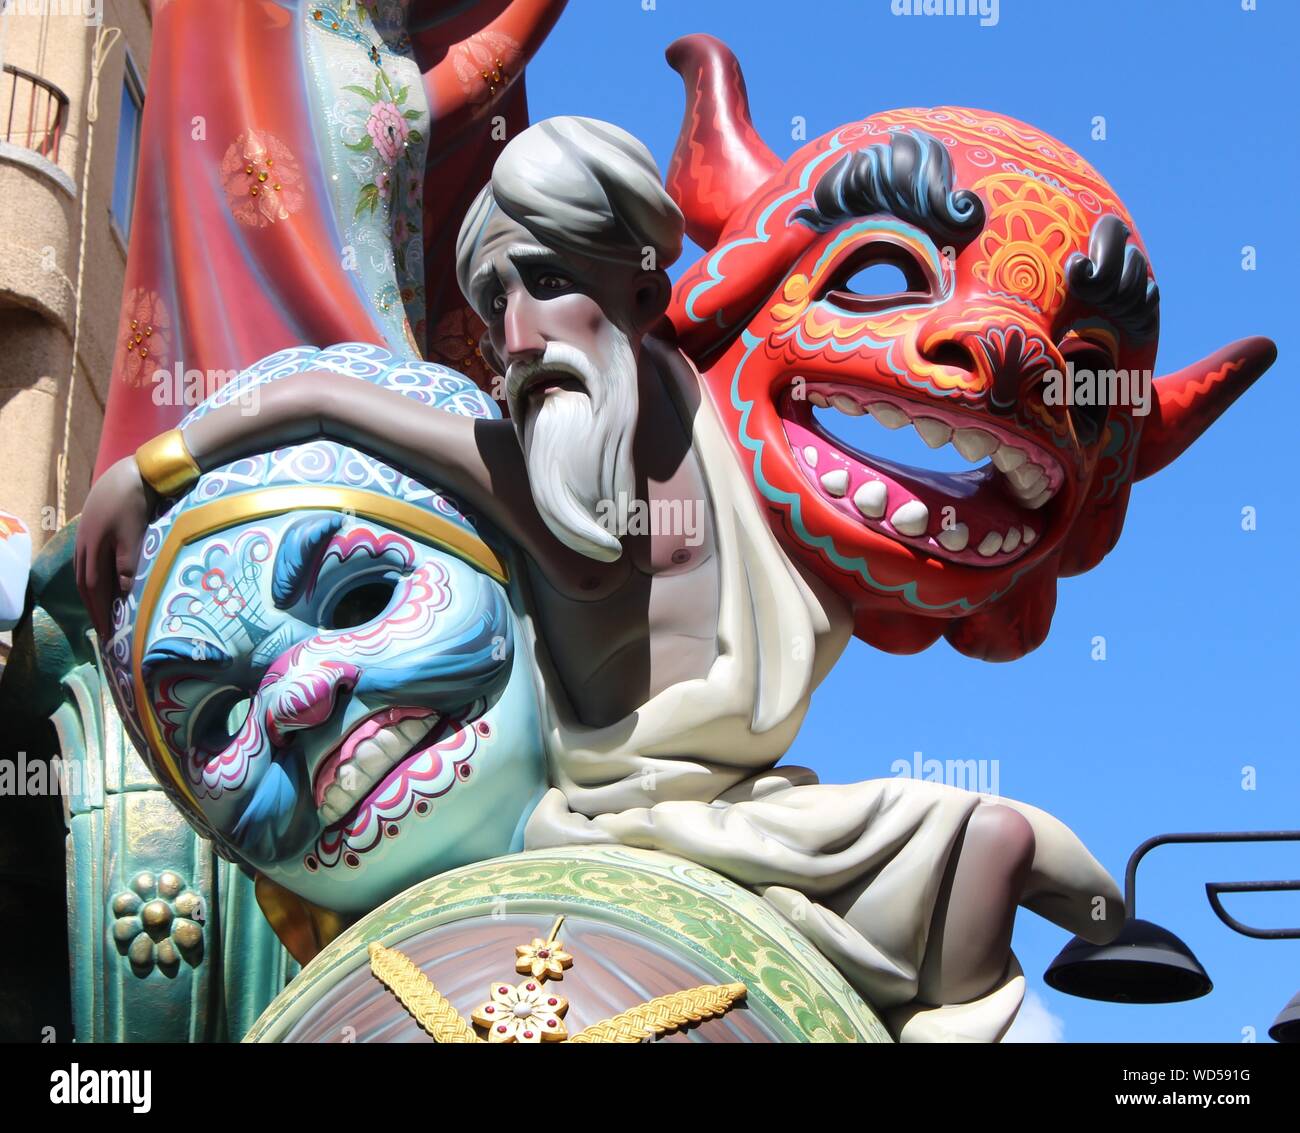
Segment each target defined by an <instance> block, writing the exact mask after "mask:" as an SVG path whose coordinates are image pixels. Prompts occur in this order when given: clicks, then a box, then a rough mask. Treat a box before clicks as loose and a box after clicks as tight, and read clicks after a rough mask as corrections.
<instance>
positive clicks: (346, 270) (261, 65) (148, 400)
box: [97, 0, 563, 472]
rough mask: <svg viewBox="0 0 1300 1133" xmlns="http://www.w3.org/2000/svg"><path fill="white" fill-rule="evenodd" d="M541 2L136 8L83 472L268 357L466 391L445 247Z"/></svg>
mask: <svg viewBox="0 0 1300 1133" xmlns="http://www.w3.org/2000/svg"><path fill="white" fill-rule="evenodd" d="M562 7H563V0H509V2H507V0H459V2H454V3H453V2H448V0H222V2H221V3H220V4H216V3H212V2H211V0H153V15H154V40H153V57H152V60H151V65H150V75H149V91H148V96H147V99H146V105H145V113H144V122H143V136H142V142H141V150H140V160H139V176H138V180H137V184H138V189H137V194H136V201H135V211H134V216H133V220H132V226H131V245H130V250H129V255H128V260H127V273H126V285H125V288H124V295H123V303H122V314H121V323H120V326H119V331H118V338H117V345H116V350H115V353H114V364H113V377H112V387H111V390H110V394H109V399H108V406H107V410H106V417H105V422H104V432H103V437H102V440H101V443H100V451H99V460H98V467H97V472H99V471H102V470H103V469H104V468H106V467H107V466H108V465H109V464H111V463H113V462H114V461H115V460H117V459H118V458H120V457H122V456H124V455H126V454H128V453H130V452H132V451H134V449H135V448H136V447H137V446H139V445H140V444H141V443H143V442H144V441H146V440H148V439H149V438H150V437H152V436H154V435H156V434H157V433H159V432H162V431H163V430H165V429H168V428H170V427H172V426H173V425H175V424H176V422H177V421H179V420H180V418H181V417H182V416H183V415H184V414H185V413H186V412H187V411H188V410H189V409H191V408H193V406H194V405H195V404H197V403H198V401H200V400H202V399H203V398H205V397H207V396H209V395H210V394H212V393H213V392H215V390H216V389H217V388H219V387H220V386H221V385H222V384H224V382H225V381H226V380H228V378H229V377H230V376H232V375H233V374H235V373H237V372H238V371H239V370H241V369H243V368H244V367H247V366H249V365H251V364H252V363H253V362H255V361H257V360H258V359H259V358H263V357H266V356H267V355H269V354H272V353H274V352H275V351H278V350H282V349H284V348H286V347H292V346H302V345H311V346H318V347H324V346H328V345H330V344H333V343H336V342H346V341H351V342H368V343H374V344H375V345H380V346H385V347H387V348H388V349H390V350H392V351H393V352H394V353H395V354H397V355H398V356H404V357H427V358H430V359H431V360H434V361H442V362H446V363H447V364H449V365H451V366H454V367H456V368H457V369H459V370H461V371H462V372H465V373H468V374H470V375H471V376H473V377H475V378H476V379H479V380H486V379H487V378H488V371H487V369H486V367H485V366H484V364H483V362H482V359H481V358H479V357H478V355H477V351H476V346H477V340H478V336H479V334H480V333H481V330H482V325H481V323H479V322H478V321H477V319H476V318H475V316H473V314H472V313H471V312H470V311H469V310H468V309H467V308H466V307H465V306H464V304H463V302H462V300H461V297H460V293H459V291H458V290H457V288H456V284H455V274H454V271H453V270H452V267H453V250H454V245H455V237H456V232H457V230H458V228H459V226H460V221H461V218H462V216H463V215H464V212H465V210H466V208H468V206H469V202H470V201H471V200H472V198H473V196H474V194H475V193H477V191H478V190H479V189H480V188H481V187H482V186H483V184H485V183H486V181H487V180H488V177H489V175H490V173H491V167H492V162H493V160H494V159H495V156H496V154H497V152H499V146H500V145H501V144H502V142H503V141H504V140H505V139H506V138H507V137H509V136H511V135H512V134H513V133H514V132H516V131H517V130H518V129H520V128H522V126H523V125H524V124H525V123H526V119H527V112H526V107H525V103H524V90H523V82H522V79H521V75H522V70H523V66H524V63H525V62H526V61H527V59H529V58H530V57H531V55H532V54H533V52H534V51H535V50H536V49H537V47H538V45H539V44H540V43H541V41H542V40H543V39H544V38H545V36H546V33H547V32H548V31H549V30H550V28H551V26H552V25H553V24H554V22H555V19H556V18H557V17H558V15H559V12H560V10H561V9H562Z"/></svg>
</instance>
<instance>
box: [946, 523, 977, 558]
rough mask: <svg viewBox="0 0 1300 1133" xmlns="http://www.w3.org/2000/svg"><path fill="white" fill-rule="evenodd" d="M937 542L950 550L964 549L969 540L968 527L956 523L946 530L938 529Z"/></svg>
mask: <svg viewBox="0 0 1300 1133" xmlns="http://www.w3.org/2000/svg"><path fill="white" fill-rule="evenodd" d="M939 542H940V543H941V544H942V545H943V546H944V547H946V548H947V549H948V550H950V551H953V552H956V551H964V550H965V549H966V544H967V543H969V542H970V528H969V527H967V526H966V525H965V524H964V523H958V524H956V525H954V526H953V527H951V528H949V529H948V530H946V531H940V532H939Z"/></svg>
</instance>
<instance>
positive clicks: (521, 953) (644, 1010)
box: [370, 917, 745, 1044]
mask: <svg viewBox="0 0 1300 1133" xmlns="http://www.w3.org/2000/svg"><path fill="white" fill-rule="evenodd" d="M563 923H564V918H563V917H560V918H558V919H557V920H556V922H555V925H554V926H553V927H552V929H551V932H550V935H549V936H548V937H547V938H546V939H545V940H543V939H541V938H540V937H536V938H534V939H533V940H532V941H531V942H530V943H528V944H521V945H519V946H518V947H517V948H516V949H515V955H516V960H515V967H516V970H517V971H519V972H525V973H527V974H528V975H529V976H530V978H528V979H525V980H524V981H523V982H522V983H518V984H515V983H512V982H510V981H509V980H502V981H501V982H500V983H495V984H493V985H492V986H491V987H490V988H489V989H488V994H489V996H490V998H489V999H488V1001H487V1002H486V1003H483V1004H480V1005H479V1006H478V1007H477V1008H475V1009H474V1012H473V1014H471V1016H470V1018H471V1020H473V1022H474V1024H475V1026H478V1027H480V1028H482V1030H483V1031H484V1033H485V1034H486V1035H487V1038H486V1039H484V1038H481V1037H480V1036H479V1035H478V1034H477V1033H476V1032H475V1031H474V1029H473V1028H472V1027H471V1026H470V1025H469V1024H468V1023H466V1022H465V1020H464V1019H462V1018H461V1017H460V1016H459V1015H458V1014H457V1013H456V1009H455V1008H454V1007H453V1006H452V1005H451V1004H450V1003H449V1002H448V1001H447V999H446V998H445V997H444V996H443V995H442V993H441V992H440V991H438V989H437V988H436V987H434V985H433V981H432V980H430V979H429V977H428V976H426V975H425V974H424V973H423V972H422V971H420V969H419V968H418V967H416V965H415V964H414V963H413V962H412V961H411V960H410V959H409V958H408V957H406V956H404V955H403V954H402V953H401V952H398V951H397V950H396V949H393V948H385V947H384V946H383V945H382V944H379V943H378V942H375V943H373V944H371V945H370V971H371V973H372V974H373V975H374V976H375V978H376V979H378V980H379V981H380V982H381V983H382V984H383V985H384V986H385V987H386V988H388V990H389V991H391V992H392V993H393V995H395V996H396V997H397V1000H398V1002H399V1003H401V1005H402V1006H403V1007H405V1008H406V1010H407V1011H409V1012H410V1013H411V1016H412V1017H413V1018H414V1019H415V1021H416V1022H417V1023H419V1024H420V1026H421V1027H422V1028H423V1029H424V1030H425V1031H426V1032H427V1033H428V1034H429V1036H430V1037H431V1038H432V1039H433V1040H434V1042H439V1043H481V1042H487V1043H489V1044H491V1043H528V1044H533V1043H536V1044H540V1043H559V1042H571V1043H639V1042H645V1041H646V1040H647V1039H653V1038H655V1037H657V1036H658V1035H663V1034H668V1033H670V1032H672V1031H678V1030H681V1028H683V1027H686V1026H689V1025H690V1024H691V1023H698V1022H700V1021H702V1020H704V1019H714V1018H716V1017H717V1016H719V1015H724V1014H726V1013H727V1012H728V1011H729V1010H731V1008H732V1007H734V1006H735V1005H736V1004H737V1003H740V1002H741V1001H743V1000H744V998H745V985H744V984H743V983H730V984H705V985H704V986H702V987H695V988H690V989H689V990H687V991H675V992H672V993H670V994H669V995H661V996H658V997H657V998H655V999H651V1000H649V1001H647V1002H645V1003H640V1004H638V1005H637V1006H636V1007H632V1008H629V1009H628V1010H627V1011H621V1012H619V1014H617V1015H615V1016H613V1017H612V1018H609V1019H605V1020H603V1021H602V1022H599V1023H593V1024H592V1025H591V1026H590V1027H586V1028H584V1029H583V1030H581V1031H579V1032H578V1033H577V1034H575V1035H570V1034H569V1033H568V1032H567V1030H566V1029H565V1026H564V1015H565V1012H567V1011H568V1009H569V1001H568V1000H567V999H565V998H564V996H562V995H556V994H554V993H553V992H552V991H551V989H550V988H548V987H547V986H546V984H545V981H546V980H547V979H548V978H552V979H557V980H559V979H563V978H564V969H566V968H568V967H570V966H572V964H573V957H572V956H571V955H569V953H567V952H565V951H564V942H563V941H561V940H559V939H558V938H557V935H556V934H557V933H558V932H559V931H560V925H561V924H563Z"/></svg>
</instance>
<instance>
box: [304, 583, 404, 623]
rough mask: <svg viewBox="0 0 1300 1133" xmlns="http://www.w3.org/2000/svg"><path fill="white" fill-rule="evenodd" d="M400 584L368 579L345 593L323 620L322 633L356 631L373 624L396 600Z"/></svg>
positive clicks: (332, 604) (336, 599)
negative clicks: (343, 630)
mask: <svg viewBox="0 0 1300 1133" xmlns="http://www.w3.org/2000/svg"><path fill="white" fill-rule="evenodd" d="M396 589H397V581H396V579H392V578H374V577H371V578H368V579H366V580H364V581H361V582H358V583H357V584H356V585H355V586H352V587H350V588H348V589H346V590H344V591H343V593H342V594H341V595H339V596H338V597H337V598H335V599H333V600H332V601H331V603H330V606H329V609H328V610H327V611H326V612H325V615H324V616H323V617H322V618H321V628H322V629H355V628H356V627H357V626H363V625H366V624H368V623H369V622H373V621H374V620H375V619H376V618H378V617H379V616H380V615H381V614H382V613H383V612H384V611H385V610H387V609H388V604H389V603H390V602H391V601H392V600H393V591H394V590H396Z"/></svg>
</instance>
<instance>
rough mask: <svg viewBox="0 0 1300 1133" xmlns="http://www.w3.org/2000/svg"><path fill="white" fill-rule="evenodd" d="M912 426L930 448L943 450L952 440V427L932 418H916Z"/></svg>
mask: <svg viewBox="0 0 1300 1133" xmlns="http://www.w3.org/2000/svg"><path fill="white" fill-rule="evenodd" d="M837 408H838V406H837ZM912 424H913V426H914V427H915V428H916V431H917V432H918V433H920V434H921V440H923V441H924V442H925V443H926V444H928V445H929V446H930V447H931V448H943V446H944V445H946V444H947V443H948V441H949V440H950V439H951V438H952V427H951V426H950V425H945V424H944V423H943V422H942V421H936V420H935V419H934V418H933V417H918V418H917V419H916V420H915V421H913V422H912ZM958 451H960V450H958Z"/></svg>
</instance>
